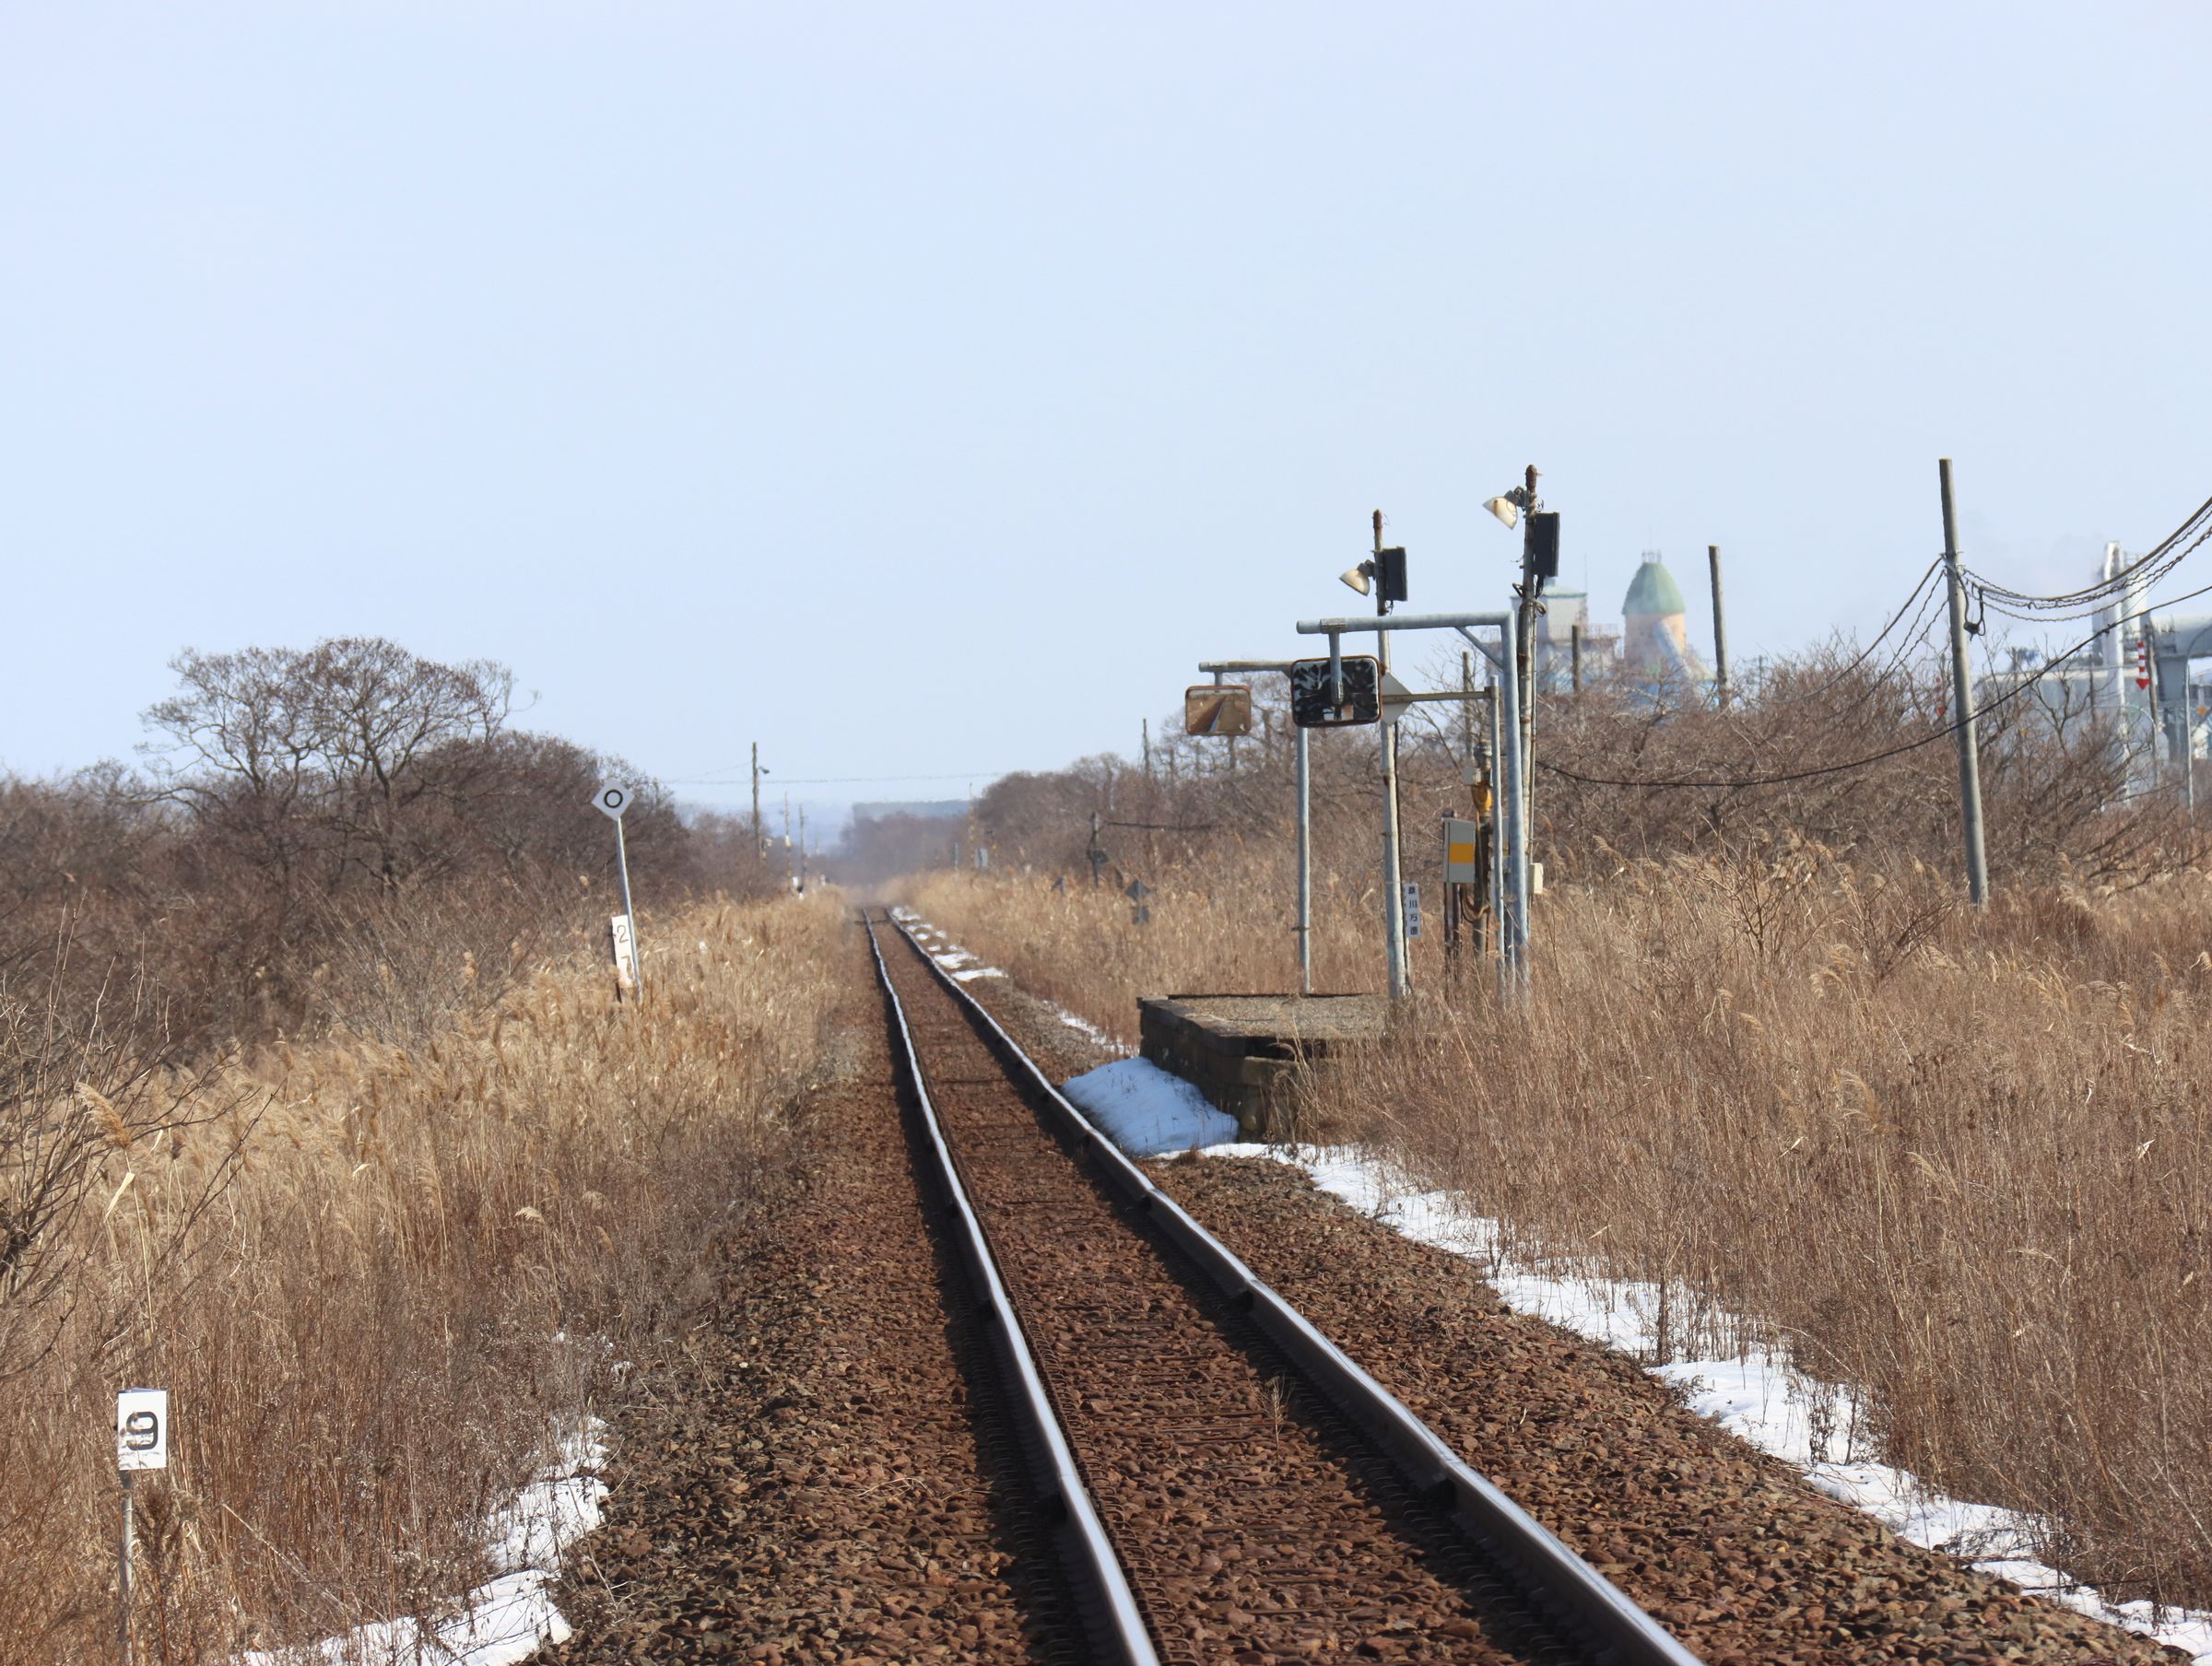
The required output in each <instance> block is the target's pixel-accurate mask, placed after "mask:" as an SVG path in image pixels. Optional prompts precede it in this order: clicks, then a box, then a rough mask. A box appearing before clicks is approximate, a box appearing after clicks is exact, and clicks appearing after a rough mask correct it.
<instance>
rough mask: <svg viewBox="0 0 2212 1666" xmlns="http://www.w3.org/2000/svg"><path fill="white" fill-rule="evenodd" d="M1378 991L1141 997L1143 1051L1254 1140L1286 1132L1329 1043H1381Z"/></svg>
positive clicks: (1383, 1010)
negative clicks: (1308, 1076)
mask: <svg viewBox="0 0 2212 1666" xmlns="http://www.w3.org/2000/svg"><path fill="white" fill-rule="evenodd" d="M1389 1005H1390V1003H1389V1002H1388V1001H1387V1000H1386V999H1385V998H1384V997H1383V996H1381V995H1147V996H1145V997H1143V998H1142V999H1140V1000H1139V1001H1138V1002H1137V1003H1136V1008H1137V1017H1138V1037H1139V1040H1140V1046H1139V1051H1140V1052H1142V1053H1143V1055H1144V1056H1145V1057H1146V1058H1147V1059H1149V1060H1151V1061H1152V1062H1153V1063H1155V1064H1157V1065H1159V1067H1160V1068H1161V1069H1162V1070H1167V1071H1172V1072H1173V1073H1174V1074H1177V1075H1179V1076H1181V1077H1182V1079H1183V1080H1184V1081H1186V1082H1188V1083H1190V1084H1191V1085H1193V1086H1194V1087H1196V1088H1197V1089H1198V1091H1199V1092H1201V1093H1203V1094H1204V1095H1205V1096H1206V1100H1207V1102H1208V1103H1210V1104H1212V1105H1213V1106H1214V1107H1216V1108H1217V1109H1220V1110H1224V1111H1227V1112H1228V1113H1229V1114H1230V1116H1232V1117H1234V1118H1236V1120H1237V1126H1238V1128H1239V1129H1240V1130H1241V1131H1242V1132H1243V1135H1244V1137H1245V1138H1246V1139H1248V1140H1281V1139H1288V1138H1289V1137H1290V1135H1291V1133H1292V1132H1293V1130H1294V1128H1295V1126H1296V1123H1297V1121H1298V1117H1299V1112H1300V1109H1301V1106H1302V1098H1303V1084H1302V1082H1301V1072H1304V1073H1310V1072H1311V1071H1312V1069H1313V1068H1314V1067H1317V1066H1319V1065H1321V1064H1322V1063H1324V1062H1325V1061H1326V1060H1327V1058H1328V1055H1329V1053H1330V1051H1331V1050H1332V1049H1336V1048H1342V1047H1344V1046H1346V1045H1347V1044H1348V1043H1351V1042H1356V1041H1371V1040H1376V1039H1379V1038H1381V1037H1382V1027H1383V1022H1384V1019H1385V1018H1386V1016H1387V1014H1388V1009H1389Z"/></svg>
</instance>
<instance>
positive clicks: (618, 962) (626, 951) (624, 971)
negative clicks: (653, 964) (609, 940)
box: [607, 914, 638, 983]
mask: <svg viewBox="0 0 2212 1666" xmlns="http://www.w3.org/2000/svg"><path fill="white" fill-rule="evenodd" d="M607 924H608V927H609V928H610V929H611V930H612V931H613V933H614V937H615V976H616V977H618V978H619V979H620V980H622V981H623V982H625V983H635V982H637V980H638V949H637V944H636V943H635V941H634V940H633V939H632V938H631V936H630V934H629V915H628V914H617V915H616V916H614V918H613V919H611V920H610V921H607Z"/></svg>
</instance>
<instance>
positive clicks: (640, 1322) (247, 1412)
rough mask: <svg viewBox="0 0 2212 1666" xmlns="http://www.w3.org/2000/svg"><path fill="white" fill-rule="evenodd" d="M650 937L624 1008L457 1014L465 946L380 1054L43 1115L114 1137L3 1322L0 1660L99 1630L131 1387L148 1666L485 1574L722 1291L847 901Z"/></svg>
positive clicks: (310, 1052)
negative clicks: (501, 1522) (168, 1409)
mask: <svg viewBox="0 0 2212 1666" xmlns="http://www.w3.org/2000/svg"><path fill="white" fill-rule="evenodd" d="M649 926H650V927H651V929H650V930H649V933H648V934H647V938H646V944H647V949H648V953H649V955H650V956H651V958H650V959H649V961H648V965H647V970H648V975H649V977H650V980H651V981H650V983H649V985H648V998H647V999H646V1000H645V1001H644V1002H643V1003H620V1004H618V1003H617V1002H616V1001H615V1000H614V991H613V988H612V984H611V981H610V980H609V978H608V975H607V974H606V972H605V971H604V969H602V968H599V967H598V966H597V965H596V956H595V955H586V954H584V953H582V951H579V952H578V953H577V954H576V955H575V956H572V957H571V958H570V959H568V960H567V961H565V962H564V963H563V964H561V965H559V966H558V967H555V968H551V969H546V970H542V971H539V972H537V973H536V974H535V976H527V975H526V976H524V977H523V978H522V979H521V980H519V981H518V982H517V983H516V985H515V986H514V987H513V989H512V991H509V992H508V993H507V994H506V996H505V997H504V998H503V999H500V1000H499V1001H497V1002H495V1003H490V1004H488V1006H472V1005H470V1004H469V1003H466V1002H465V1001H459V1000H456V999H455V998H453V993H452V991H451V990H450V989H449V988H448V987H447V986H448V985H449V984H450V983H451V982H452V981H453V980H455V979H458V980H461V981H463V982H466V981H467V980H470V979H471V978H472V977H473V976H474V975H475V972H474V967H473V963H472V962H467V961H465V960H463V957H462V951H461V950H460V949H459V948H458V946H457V945H456V947H455V949H454V953H453V958H454V959H455V960H456V961H457V962H460V964H458V965H456V966H453V967H441V968H438V976H439V978H440V980H441V982H440V986H439V988H438V990H437V991H435V992H434V995H433V996H432V997H431V998H429V999H427V1000H418V999H416V998H414V997H413V995H412V994H411V993H410V991H407V990H405V989H391V988H389V987H385V984H386V981H387V980H382V979H371V980H369V981H370V983H371V984H374V985H375V986H377V987H378V988H379V989H381V990H382V994H381V995H380V996H379V998H378V999H377V1001H375V1002H374V1003H372V1007H373V1010H372V1011H371V1012H370V1013H368V1014H367V1015H365V1016H366V1017H367V1019H368V1021H369V1022H368V1026H367V1027H368V1029H369V1031H370V1032H371V1033H360V1032H358V1031H347V1030H346V1029H343V1028H341V1029H340V1030H338V1031H337V1032H336V1033H335V1034H334V1035H332V1036H331V1037H329V1038H326V1039H324V1040H321V1041H318V1042H315V1043H313V1044H279V1045H276V1046H273V1047H270V1048H268V1049H266V1050H263V1051H260V1052H257V1053H254V1054H253V1055H251V1056H248V1057H244V1058H237V1059H231V1060H228V1061H224V1062H221V1063H219V1065H218V1066H217V1067H216V1068H213V1069H211V1070H209V1071H207V1072H206V1073H205V1074H201V1075H200V1076H197V1077H195V1078H193V1079H190V1080H186V1079H183V1078H181V1077H177V1076H174V1075H163V1074H159V1073H157V1074H153V1075H150V1076H148V1075H140V1076H138V1077H134V1078H130V1079H128V1080H126V1081H124V1083H123V1084H122V1085H120V1086H112V1089H101V1088H100V1087H99V1086H98V1085H94V1086H93V1087H92V1088H91V1089H89V1090H88V1092H87V1093H80V1094H69V1093H67V1092H65V1093H64V1094H62V1095H52V1094H50V1095H49V1100H48V1103H47V1104H46V1106H45V1108H44V1109H45V1114H46V1117H47V1120H48V1122H49V1124H50V1125H53V1126H64V1125H71V1126H73V1125H75V1123H74V1122H73V1119H80V1118H94V1119H98V1118H100V1117H101V1116H102V1115H103V1113H102V1111H101V1109H100V1108H101V1107H102V1106H105V1107H106V1108H107V1109H106V1112H105V1113H104V1114H105V1116H106V1118H107V1120H106V1121H104V1122H99V1123H96V1126H97V1127H98V1128H100V1130H101V1131H102V1132H101V1137H100V1139H99V1141H98V1142H97V1143H96V1148H94V1149H92V1151H91V1155H90V1156H89V1158H88V1161H89V1163H90V1165H91V1172H90V1183H89V1185H88V1187H87V1188H86V1189H85V1191H86V1193H87V1196H86V1199H85V1203H84V1206H82V1207H80V1208H77V1209H75V1210H74V1211H72V1212H69V1214H67V1217H66V1218H65V1219H62V1220H59V1221H55V1222H50V1223H48V1226H49V1233H50V1237H49V1240H48V1241H49V1248H50V1250H52V1253H53V1257H54V1258H55V1260H54V1263H53V1264H54V1265H56V1266H57V1267H58V1268H59V1270H60V1274H61V1275H60V1277H59V1278H58V1280H57V1281H55V1282H53V1283H52V1284H51V1285H49V1286H47V1287H46V1288H45V1289H44V1290H43V1291H42V1292H41V1297H40V1300H39V1302H38V1304H37V1310H36V1312H35V1313H32V1312H30V1311H29V1308H28V1306H27V1305H26V1304H18V1308H16V1309H15V1310H14V1311H13V1312H12V1313H11V1312H9V1311H7V1310H6V1308H0V1318H4V1319H7V1320H12V1321H13V1322H14V1323H15V1325H16V1328H17V1330H18V1332H21V1333H24V1334H30V1333H32V1331H34V1330H35V1332H36V1334H37V1335H39V1336H40V1337H41V1339H42V1340H41V1345H40V1346H39V1348H38V1349H37V1350H35V1352H34V1353H32V1354H29V1355H21V1356H18V1358H17V1360H16V1362H15V1364H16V1369H15V1374H14V1375H13V1376H12V1377H10V1378H9V1379H7V1380H6V1385H5V1391H4V1393H0V1472H5V1473H6V1476H7V1477H8V1481H7V1485H6V1489H5V1504H4V1505H0V1662H5V1663H6V1666H15V1663H16V1662H22V1663H23V1666H32V1663H33V1662H38V1663H41V1666H43V1663H45V1662H51V1661H53V1660H71V1659H89V1658H95V1657H96V1656H97V1655H98V1654H100V1652H101V1650H102V1649H103V1648H104V1647H106V1645H105V1643H104V1642H103V1641H102V1639H103V1638H106V1637H110V1636H112V1601H113V1594H112V1593H113V1559H114V1551H113V1545H112V1536H113V1529H112V1521H113V1514H112V1512H113V1508H114V1497H113V1491H112V1489H113V1455H112V1439H111V1437H110V1436H109V1434H108V1433H107V1430H108V1426H109V1423H110V1420H111V1415H112V1405H113V1402H112V1393H113V1390H115V1389H116V1388H118V1387H120V1386H126V1385H129V1384H150V1385H155V1386H160V1387H166V1388H168V1389H169V1390H171V1394H172V1396H173V1400H172V1405H173V1409H174V1415H175V1427H176V1442H177V1445H176V1456H175V1461H174V1467H173V1468H172V1469H171V1470H170V1471H169V1472H167V1474H166V1475H165V1476H163V1477H161V1478H159V1480H157V1481H154V1482H152V1483H150V1484H147V1485H144V1486H142V1487H141V1489H140V1493H139V1511H138V1516H139V1538H138V1555H139V1562H140V1570H141V1580H142V1585H141V1600H140V1601H139V1604H138V1609H137V1616H136V1625H137V1633H138V1641H139V1648H140V1655H141V1658H142V1659H147V1660H158V1661H160V1662H163V1663H164V1666H171V1663H175V1662H185V1661H197V1660H222V1659H228V1658H229V1657H230V1655H231V1653H232V1652H233V1651H234V1650H235V1649H236V1648H239V1647H241V1645H248V1644H260V1645H266V1644H271V1643H277V1642H284V1641H288V1640H296V1639H300V1638H305V1637H315V1636H318V1635H323V1634H326V1633H331V1632H335V1631H337V1630H340V1629H342V1628H344V1627H345V1626H347V1625H350V1624H352V1623H354V1622H357V1621H359V1620H360V1619H362V1618H364V1617H371V1616H379V1615H388V1614H394V1613H411V1612H419V1611H422V1610H424V1609H425V1608H426V1607H427V1606H428V1605H429V1604H430V1603H432V1602H433V1601H435V1600H436V1599H438V1598H440V1597H442V1596H446V1595H450V1594H452V1593H453V1592H455V1591H457V1590H465V1589H467V1588H468V1587H469V1586H471V1585H472V1584H474V1583H476V1582H477V1579H478V1578H480V1577H482V1575H483V1573H484V1566H483V1557H484V1550H485V1547H484V1545H483V1544H482V1543H481V1524H482V1522H483V1519H484V1517H485V1515H486V1513H487V1511H488V1509H489V1508H491V1507H492V1506H493V1505H494V1504H495V1502H497V1501H498V1500H499V1499H500V1498H501V1497H502V1496H504V1495H505V1494H506V1493H508V1492H509V1491H510V1490H512V1488H513V1487H514V1486H515V1485H516V1484H519V1483H520V1482H521V1481H523V1480H524V1479H526V1478H527V1477H528V1475H529V1473H530V1472H531V1471H532V1470H533V1468H534V1467H535V1465H536V1464H537V1463H539V1462H540V1461H542V1460H543V1458H544V1455H545V1454H546V1452H547V1450H548V1449H549V1447H550V1446H551V1445H552V1443H553V1442H554V1440H555V1439H556V1438H557V1437H559V1435H560V1434H561V1433H562V1432H563V1431H565V1430H569V1429H572V1428H573V1427H574V1425H575V1424H576V1422H577V1420H578V1419H579V1418H580V1417H581V1416H582V1414H584V1412H585V1410H586V1408H587V1407H588V1405H589V1404H590V1403H591V1402H592V1399H593V1396H594V1393H595V1392H597V1391H598V1390H600V1389H601V1388H602V1387H604V1386H605V1385H606V1382H607V1380H608V1379H607V1375H606V1374H607V1371H608V1369H609V1368H610V1367H611V1366H612V1365H613V1364H614V1363H615V1362H616V1361H618V1360H622V1359H629V1360H640V1359H645V1358H648V1357H650V1350H652V1349H653V1347H654V1346H655V1339H656V1338H660V1337H663V1336H665V1335H666V1334H667V1333H668V1332H671V1331H672V1330H675V1329H680V1324H679V1320H680V1318H681V1316H682V1315H684V1314H686V1313H687V1312H688V1311H689V1310H690V1309H691V1308H694V1307H696V1306H697V1305H699V1304H700V1303H701V1302H703V1301H704V1300H705V1299H706V1298H707V1296H708V1293H709V1273H708V1269H707V1267H706V1264H705V1251H706V1249H707V1246H708V1243H709V1241H710V1239H711V1238H712V1234H713V1232H714V1230H715V1228H716V1226H717V1225H718V1224H719V1223H722V1222H724V1221H725V1220H726V1219H727V1218H728V1217H729V1215H730V1214H731V1212H732V1211H734V1210H736V1209H740V1208H742V1207H743V1206H744V1204H745V1202H746V1200H747V1195H748V1193H749V1192H750V1191H751V1190H752V1188H753V1185H754V1182H755V1179H756V1177H757V1175H758V1173H759V1165H760V1163H761V1162H762V1161H763V1159H764V1158H765V1157H767V1156H769V1155H770V1154H771V1152H772V1150H773V1148H774V1146H775V1144H776V1143H777V1141H778V1139H779V1138H780V1136H781V1129H782V1118H783V1114H784V1111H785V1109H786V1108H787V1107H788V1106H789V1105H790V1104H791V1103H792V1102H793V1100H794V1096H795V1095H796V1094H797V1092H798V1090H799V1088H800V1085H801V1084H802V1082H803V1081H804V1079H805V1078H806V1076H807V1074H808V1073H809V1072H811V1071H812V1070H814V1069H815V1068H816V1066H817V1064H818V1060H819V1058H820V1056H821V1054H820V1050H821V1043H822V1040H823V1036H824V1027H825V1025H826V1023H827V1016H828V1014H829V1012H830V1005H831V1003H832V1000H833V998H834V993H835V987H836V980H835V975H834V967H833V962H832V948H831V945H832V943H833V940H834V938H835V935H836V933H837V932H838V930H839V924H838V919H837V911H836V909H835V908H834V906H833V905H830V904H826V903H796V902H784V903H772V904H757V905H749V906H744V907H736V906H728V905H716V906H703V907H700V908H697V909H691V910H689V911H687V912H685V913H683V914H680V915H677V916H674V917H672V918H670V919H668V920H666V921H662V922H659V923H658V924H657V926H653V925H652V924H651V922H649ZM386 969H387V970H388V971H389V970H391V969H392V968H386ZM502 969H503V968H502ZM404 971H406V967H405V966H404V964H403V966H402V968H400V971H399V972H394V973H393V975H394V976H395V977H396V976H399V975H400V972H404ZM410 975H411V974H410ZM395 1015H405V1018H406V1021H405V1022H395ZM394 1035H406V1036H407V1037H408V1038H410V1039H411V1042H412V1044H411V1045H407V1046H404V1047H403V1046H401V1045H396V1044H394V1040H392V1039H390V1038H391V1037H393V1036H394ZM417 1038H418V1039H417ZM56 1080H58V1078H54V1077H53V1076H52V1075H51V1074H50V1075H49V1077H48V1078H47V1086H48V1087H49V1088H51V1087H52V1086H53V1085H54V1082H55V1081H56ZM62 1085H63V1087H64V1088H65V1089H67V1088H68V1087H69V1086H70V1085H69V1084H66V1083H63V1084H62ZM33 1321H36V1323H35V1324H34V1323H33ZM27 1325H29V1326H31V1329H29V1330H27V1329H25V1327H26V1326H27ZM38 1325H42V1327H43V1328H42V1329H37V1326H38ZM0 1329H5V1326H0ZM641 1351H642V1352H641Z"/></svg>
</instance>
